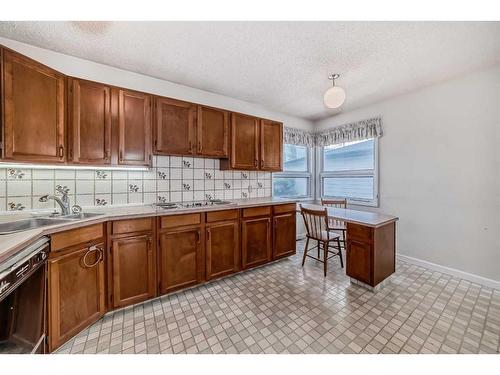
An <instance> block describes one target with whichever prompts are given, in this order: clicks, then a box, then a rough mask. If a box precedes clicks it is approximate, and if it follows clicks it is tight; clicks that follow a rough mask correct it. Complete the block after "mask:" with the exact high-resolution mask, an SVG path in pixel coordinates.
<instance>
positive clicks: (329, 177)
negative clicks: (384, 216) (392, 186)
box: [320, 139, 378, 206]
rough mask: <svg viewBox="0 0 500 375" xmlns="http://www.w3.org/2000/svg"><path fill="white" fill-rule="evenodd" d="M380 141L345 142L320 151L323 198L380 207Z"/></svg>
mask: <svg viewBox="0 0 500 375" xmlns="http://www.w3.org/2000/svg"><path fill="white" fill-rule="evenodd" d="M377 149H378V147H377V140H376V139H367V140H362V141H354V142H346V143H342V144H337V145H333V146H328V147H323V148H322V149H321V154H322V155H321V160H322V164H321V166H322V168H321V171H322V172H321V173H320V179H321V196H322V197H327V198H333V197H337V198H347V199H348V201H349V202H351V203H353V204H361V205H370V206H377V205H378V189H377V185H378V183H377V181H378V170H377Z"/></svg>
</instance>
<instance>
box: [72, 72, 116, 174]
mask: <svg viewBox="0 0 500 375" xmlns="http://www.w3.org/2000/svg"><path fill="white" fill-rule="evenodd" d="M68 90H69V103H68V112H69V123H68V133H69V137H68V139H69V142H68V149H69V151H68V160H69V161H70V162H73V163H78V164H93V165H101V164H110V163H111V88H110V87H109V86H106V85H103V84H100V83H96V82H89V81H84V80H80V79H76V78H69V79H68Z"/></svg>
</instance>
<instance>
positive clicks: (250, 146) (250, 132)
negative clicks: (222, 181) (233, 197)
mask: <svg viewBox="0 0 500 375" xmlns="http://www.w3.org/2000/svg"><path fill="white" fill-rule="evenodd" d="M258 166H259V119H257V118H255V117H251V116H245V115H242V114H239V113H233V114H232V116H231V168H233V169H251V170H257V169H258Z"/></svg>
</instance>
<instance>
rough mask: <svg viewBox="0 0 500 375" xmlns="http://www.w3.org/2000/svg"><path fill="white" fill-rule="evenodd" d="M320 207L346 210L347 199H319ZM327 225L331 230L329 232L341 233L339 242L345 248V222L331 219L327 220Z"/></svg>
mask: <svg viewBox="0 0 500 375" xmlns="http://www.w3.org/2000/svg"><path fill="white" fill-rule="evenodd" d="M321 205H322V206H327V207H334V208H344V209H345V208H347V199H321ZM328 221H329V223H328V224H329V225H330V228H331V231H333V232H334V233H338V232H340V233H342V239H341V240H340V242H341V243H342V247H343V248H344V250H345V248H346V239H347V235H346V234H347V226H346V225H345V222H344V221H342V220H338V219H334V218H332V217H330V218H328Z"/></svg>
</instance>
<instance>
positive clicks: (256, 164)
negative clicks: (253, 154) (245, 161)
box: [253, 159, 259, 168]
mask: <svg viewBox="0 0 500 375" xmlns="http://www.w3.org/2000/svg"><path fill="white" fill-rule="evenodd" d="M258 163H259V161H258V160H257V159H255V160H254V162H253V165H254V166H255V168H257V166H258V165H259V164H258Z"/></svg>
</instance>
